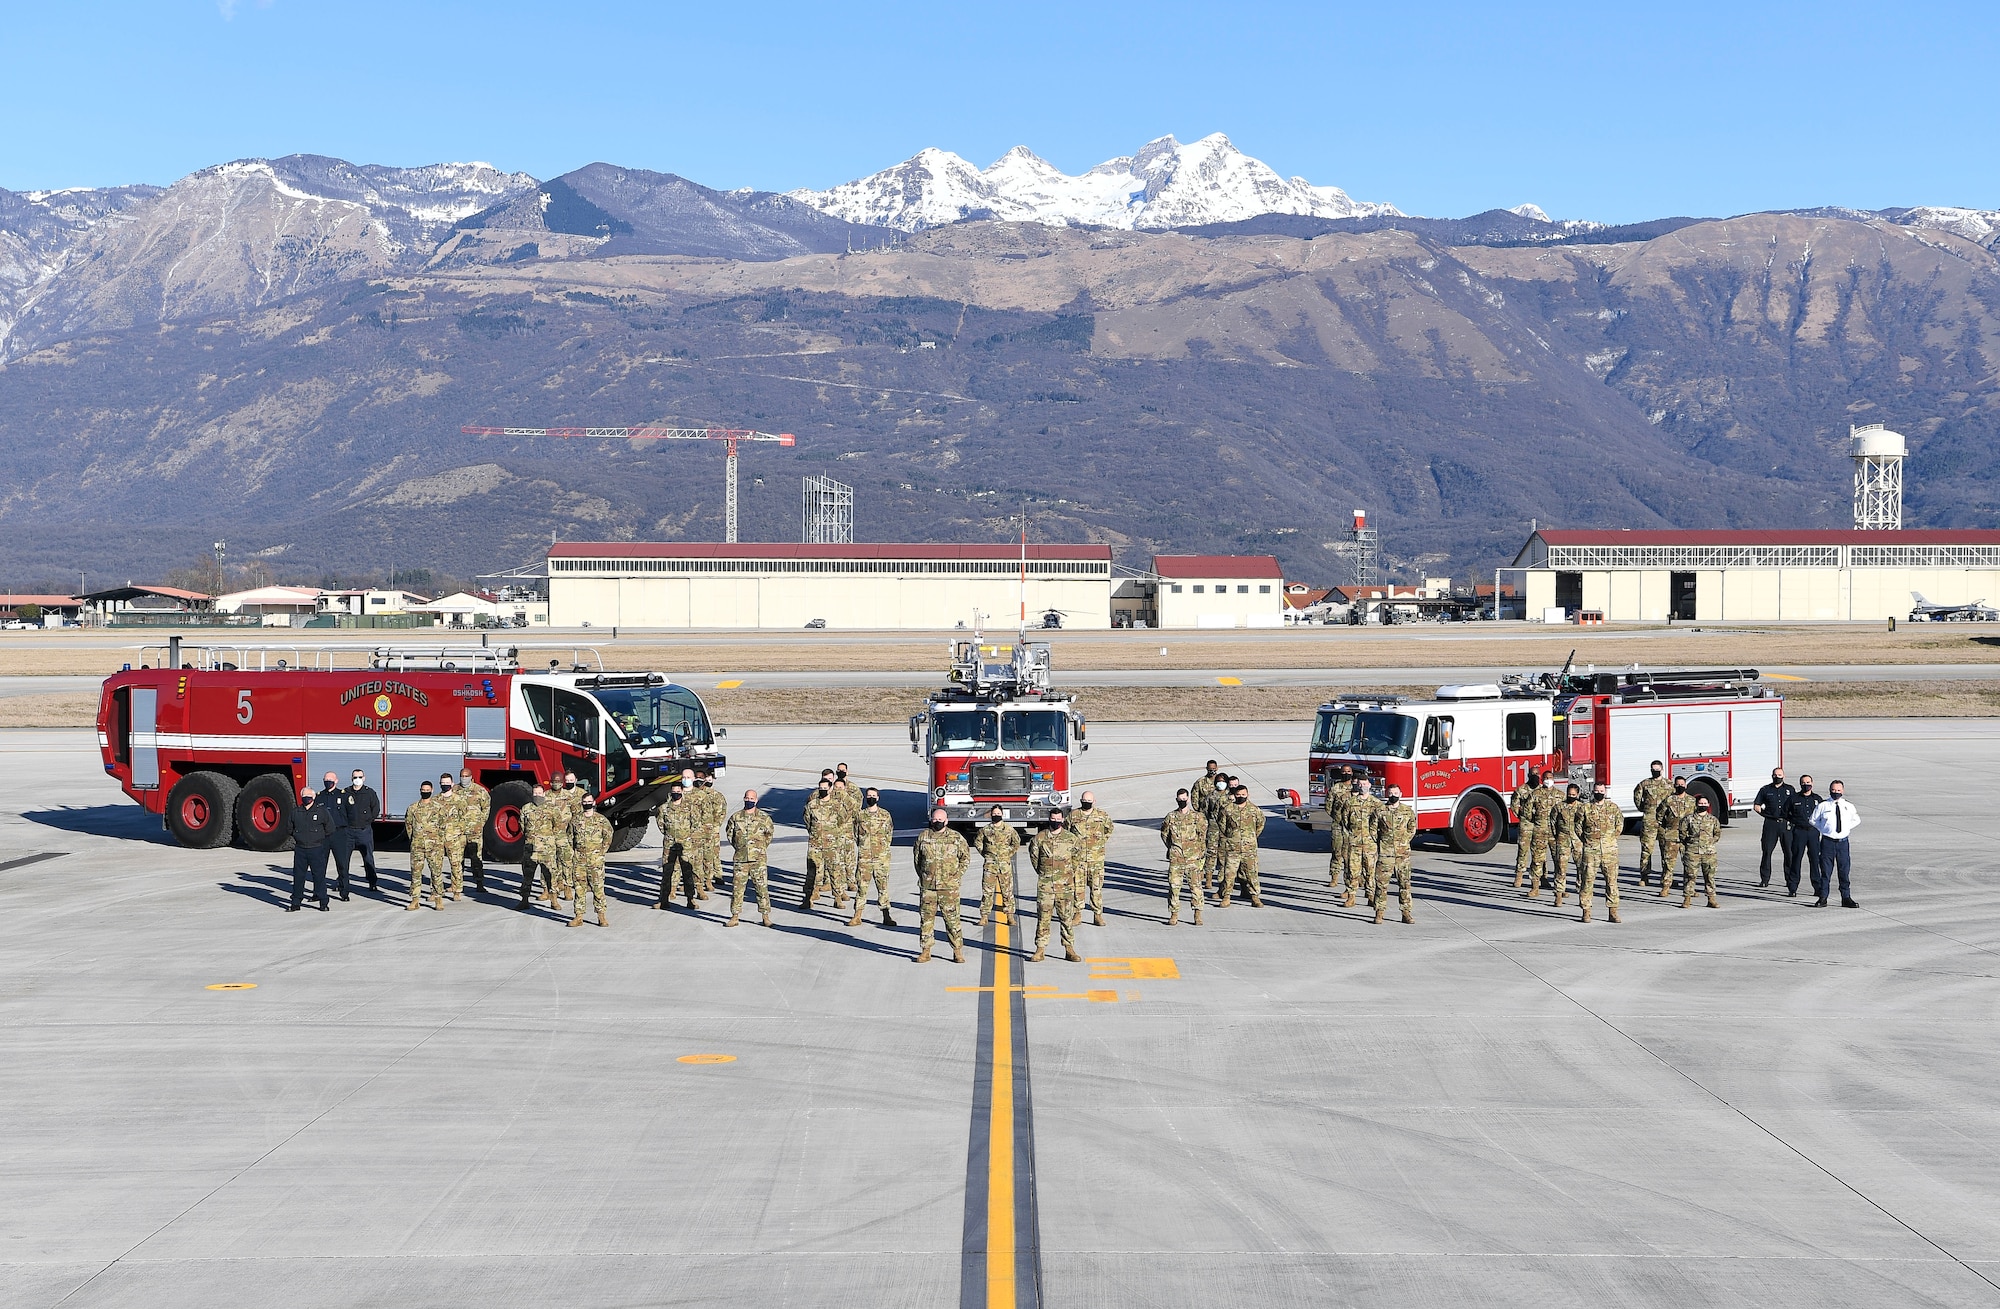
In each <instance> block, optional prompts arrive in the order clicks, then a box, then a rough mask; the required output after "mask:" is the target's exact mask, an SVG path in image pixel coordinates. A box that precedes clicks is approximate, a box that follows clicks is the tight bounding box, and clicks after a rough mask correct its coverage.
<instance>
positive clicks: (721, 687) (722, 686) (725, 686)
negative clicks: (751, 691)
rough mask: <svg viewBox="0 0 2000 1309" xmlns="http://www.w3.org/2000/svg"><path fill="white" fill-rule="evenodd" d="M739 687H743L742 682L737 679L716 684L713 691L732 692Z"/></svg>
mask: <svg viewBox="0 0 2000 1309" xmlns="http://www.w3.org/2000/svg"><path fill="white" fill-rule="evenodd" d="M741 685H743V680H742V679H741V678H738V679H736V680H735V681H733V682H717V683H716V684H715V689H716V690H718V691H734V690H735V689H736V688H737V687H739V686H741Z"/></svg>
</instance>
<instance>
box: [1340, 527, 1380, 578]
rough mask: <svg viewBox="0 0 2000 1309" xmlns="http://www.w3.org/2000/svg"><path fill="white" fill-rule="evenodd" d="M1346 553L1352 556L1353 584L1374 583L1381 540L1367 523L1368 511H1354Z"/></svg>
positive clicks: (1378, 563)
mask: <svg viewBox="0 0 2000 1309" xmlns="http://www.w3.org/2000/svg"><path fill="white" fill-rule="evenodd" d="M1348 553H1349V554H1351V555H1352V556H1353V557H1354V584H1355V585H1356V586H1358V587H1366V586H1374V585H1376V575H1377V574H1378V573H1379V572H1380V565H1381V559H1382V542H1381V537H1380V535H1379V534H1378V533H1377V532H1376V531H1375V529H1374V528H1372V527H1370V526H1369V525H1368V511H1367V510H1366V509H1357V510H1355V511H1354V528H1353V530H1352V531H1351V532H1350V533H1349V541H1348Z"/></svg>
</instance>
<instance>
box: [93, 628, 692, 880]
mask: <svg viewBox="0 0 2000 1309" xmlns="http://www.w3.org/2000/svg"><path fill="white" fill-rule="evenodd" d="M140 657H141V661H142V662H141V663H140V666H139V667H138V668H132V667H131V666H130V665H127V667H126V669H125V671H123V672H119V673H114V674H113V675H112V676H110V677H108V678H106V679H105V681H104V688H103V691H102V693H101V695H100V698H99V701H98V708H97V744H98V749H99V750H100V752H101V753H102V754H103V757H104V771H105V772H106V773H107V774H108V775H109V776H111V777H112V778H113V779H115V780H116V781H117V782H118V784H119V785H120V786H121V787H123V788H124V790H125V793H126V794H127V795H129V796H131V797H132V798H133V799H134V800H136V801H138V802H139V803H140V804H141V805H143V806H145V807H146V809H147V810H149V811H150V812H152V813H156V814H159V815H160V817H161V820H162V822H163V823H164V824H165V825H166V828H167V830H168V831H169V832H171V833H173V836H174V839H175V840H177V841H179V842H180V843H181V844H182V845H185V846H191V847H193V848H195V849H212V848H214V847H217V846H222V845H227V844H229V843H230V842H231V841H232V840H234V841H235V843H236V844H238V845H240V846H243V847H244V848H246V849H250V850H263V851H268V850H279V849H283V848H285V847H286V846H287V845H288V843H289V841H290V837H289V835H288V831H289V823H288V821H287V820H288V819H289V817H290V815H291V811H292V806H293V804H294V802H295V801H296V798H297V796H298V793H299V789H300V788H301V787H304V786H308V785H310V786H312V787H313V788H314V789H315V790H317V789H318V788H319V785H320V778H321V777H322V776H323V775H325V774H326V773H329V772H331V773H333V774H335V775H336V776H338V777H339V778H340V780H341V783H342V785H345V784H346V782H347V779H348V777H349V776H350V775H351V774H352V772H353V771H354V770H355V769H357V768H358V769H360V770H361V771H362V772H363V773H364V774H366V775H367V778H368V784H369V785H370V786H373V787H374V788H375V790H376V793H377V794H378V795H380V796H381V798H382V817H383V820H384V821H385V822H397V821H400V820H401V818H402V817H403V814H404V813H405V812H406V811H407V810H408V808H409V806H410V805H411V804H412V803H414V802H415V800H416V798H417V787H418V785H419V784H420V783H422V782H423V781H425V780H426V779H431V780H432V781H433V783H435V779H436V778H437V777H438V775H439V774H441V773H447V772H448V773H452V774H454V775H456V774H457V773H459V772H460V771H461V770H470V772H471V773H472V775H473V777H474V778H476V779H477V780H478V781H479V783H480V785H482V786H484V787H486V788H487V789H488V790H490V791H491V792H492V793H493V808H492V813H491V815H490V816H489V817H488V819H487V825H486V847H485V850H486V857H487V858H488V859H495V860H501V861H515V860H519V859H520V858H521V857H522V854H523V853H524V850H523V832H522V825H521V809H522V806H523V805H525V804H527V803H528V801H529V799H530V798H531V796H532V794H533V790H534V786H535V784H536V783H537V782H541V783H548V782H550V781H551V780H554V779H558V778H560V777H561V776H562V775H563V773H565V772H574V773H575V774H576V775H577V779H578V780H579V781H582V782H587V783H589V785H590V788H591V790H592V791H593V792H594V793H595V794H596V796H597V805H598V808H599V810H600V811H601V812H602V813H603V814H604V815H605V816H606V817H607V818H609V819H610V820H611V823H612V829H613V832H614V834H615V835H614V839H613V844H612V849H614V850H629V849H631V848H633V847H634V846H636V845H638V844H639V842H640V840H641V839H642V838H643V837H644V836H645V833H646V826H647V823H648V821H649V819H650V818H651V816H652V813H653V810H654V809H655V808H657V807H658V806H659V805H660V804H661V803H663V802H664V801H665V799H666V787H665V786H664V785H663V783H665V782H667V781H669V780H671V779H672V778H674V777H677V776H679V775H680V773H681V772H682V770H684V769H693V770H694V772H695V773H696V774H698V775H709V776H714V777H721V776H722V775H723V769H724V766H725V763H726V760H725V758H724V756H723V755H722V754H720V753H719V752H718V751H717V750H716V749H715V738H716V737H717V736H719V735H722V732H721V730H719V729H713V728H711V727H710V725H709V719H708V712H707V709H706V708H705V707H704V706H703V704H702V702H701V697H700V696H698V695H696V694H695V693H694V692H693V691H692V690H690V689H688V688H687V687H684V686H677V685H675V684H674V683H673V682H671V681H670V680H668V678H667V677H666V676H665V675H664V674H662V673H647V672H640V673H614V672H606V671H604V666H603V661H602V660H601V659H600V658H598V656H597V653H596V652H595V651H589V650H579V651H574V652H572V654H571V658H570V660H569V663H568V665H567V666H566V667H565V665H564V664H563V662H562V661H561V660H552V661H550V664H549V666H548V667H547V668H546V669H538V670H524V669H522V667H521V665H520V649H519V647H505V648H503V647H489V646H487V645H483V644H482V645H466V646H448V645H445V646H381V647H378V648H376V649H373V650H366V649H361V648H359V647H353V646H345V647H324V648H320V649H308V648H302V647H263V648H232V647H205V646H190V647H183V646H182V645H181V643H180V641H179V639H178V638H175V639H174V640H173V641H172V642H171V643H170V644H169V645H168V646H166V647H164V648H162V647H151V648H148V649H147V650H144V651H142V652H141V656H140ZM343 665H346V666H343Z"/></svg>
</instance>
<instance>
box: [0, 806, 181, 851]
mask: <svg viewBox="0 0 2000 1309" xmlns="http://www.w3.org/2000/svg"><path fill="white" fill-rule="evenodd" d="M21 817H23V818H25V819H27V820H28V821H29V822H31V823H39V824H40V825H41V826H43V827H53V828H56V829H57V830H58V831H64V832H81V833H82V834H84V835H86V836H109V837H113V838H115V839H117V840H120V841H145V842H147V843H149V844H152V845H173V844H175V842H174V838H173V837H171V836H169V835H168V834H167V832H166V829H165V828H163V827H161V826H160V816H159V815H158V814H149V813H147V812H146V811H145V810H144V809H141V808H139V806H137V805H133V804H96V805H64V806H63V807H62V808H60V809H30V810H28V811H27V812H25V813H23V814H22V815H21Z"/></svg>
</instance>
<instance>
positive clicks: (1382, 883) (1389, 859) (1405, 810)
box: [1373, 800, 1417, 923]
mask: <svg viewBox="0 0 2000 1309" xmlns="http://www.w3.org/2000/svg"><path fill="white" fill-rule="evenodd" d="M1416 835H1417V810H1416V806H1414V805H1411V804H1406V803H1404V802H1403V801H1401V800H1398V801H1397V802H1396V803H1395V804H1385V805H1383V806H1382V813H1381V816H1380V817H1379V818H1377V819H1376V822H1375V886H1374V895H1373V899H1374V902H1375V921H1376V922H1378V923H1379V922H1381V921H1382V914H1383V912H1384V911H1385V910H1386V909H1388V907H1389V879H1390V878H1391V877H1394V878H1395V879H1396V902H1397V903H1398V904H1400V905H1401V906H1402V909H1403V921H1404V922H1406V923H1414V922H1415V921H1417V920H1416V918H1415V916H1414V915H1413V914H1412V912H1411V910H1412V906H1411V904H1410V842H1411V841H1413V840H1415V839H1416Z"/></svg>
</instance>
